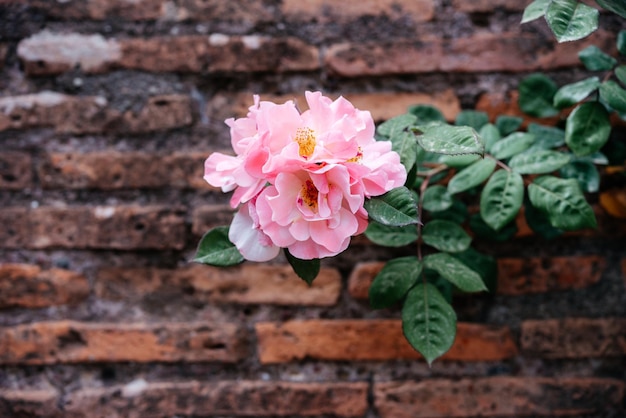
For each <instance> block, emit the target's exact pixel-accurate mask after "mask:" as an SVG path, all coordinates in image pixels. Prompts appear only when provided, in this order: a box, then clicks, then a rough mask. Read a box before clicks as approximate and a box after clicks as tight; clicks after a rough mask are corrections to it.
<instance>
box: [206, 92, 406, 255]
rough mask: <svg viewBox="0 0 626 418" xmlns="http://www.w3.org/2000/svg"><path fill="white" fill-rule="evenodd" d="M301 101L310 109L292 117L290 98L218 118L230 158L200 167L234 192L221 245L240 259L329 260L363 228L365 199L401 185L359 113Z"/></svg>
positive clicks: (342, 103) (383, 144) (318, 97)
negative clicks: (227, 244)
mask: <svg viewBox="0 0 626 418" xmlns="http://www.w3.org/2000/svg"><path fill="white" fill-rule="evenodd" d="M305 97H306V101H307V104H308V107H309V110H307V111H305V112H302V113H300V112H299V111H298V109H297V107H296V104H295V103H294V102H293V101H288V102H286V103H284V104H276V103H272V102H269V101H260V100H259V97H258V96H255V97H254V105H253V106H251V107H250V109H249V112H248V115H247V116H246V117H244V118H240V119H228V120H227V121H226V124H227V125H228V126H229V127H230V135H231V143H232V147H233V150H234V152H235V155H234V156H232V155H225V154H222V153H218V152H216V153H213V154H211V155H210V156H209V158H208V159H207V160H206V162H205V172H204V179H205V180H206V181H207V182H208V183H209V184H211V185H212V186H215V187H221V189H222V191H224V192H231V191H232V192H233V194H232V198H231V200H230V204H231V206H232V207H233V208H236V209H238V210H237V213H236V214H235V216H234V219H233V221H232V224H231V225H230V229H229V232H228V238H229V240H230V241H231V242H232V243H233V244H234V245H235V247H236V248H237V250H238V251H239V252H240V253H241V255H242V256H243V258H245V259H246V260H251V261H267V260H270V259H272V258H274V257H276V256H277V255H278V253H279V251H280V249H281V248H285V249H287V251H288V252H289V253H290V254H291V255H292V256H293V257H295V258H297V259H302V260H313V259H320V258H324V257H331V256H335V255H337V254H339V253H341V252H342V251H344V250H345V249H346V248H347V247H348V245H349V243H350V238H351V237H352V236H354V235H358V234H360V233H362V232H363V231H365V229H366V227H367V224H368V214H367V211H366V210H365V209H364V207H363V205H364V203H365V200H366V199H368V198H370V197H372V196H379V195H382V194H384V193H386V192H388V191H389V190H391V189H394V188H396V187H400V186H402V185H403V184H404V182H405V180H406V176H407V175H406V170H405V168H404V166H403V165H402V164H401V163H400V156H399V155H398V154H397V153H396V152H394V151H392V150H391V142H389V141H376V140H375V139H374V132H375V126H374V121H373V119H372V116H371V114H370V113H369V112H368V111H362V110H358V109H356V108H355V107H354V106H353V105H352V104H351V103H350V102H349V101H348V100H346V99H344V98H343V97H340V98H338V99H337V100H334V101H333V100H331V99H329V98H328V97H325V96H323V95H322V94H321V93H320V92H307V93H306V95H305Z"/></svg>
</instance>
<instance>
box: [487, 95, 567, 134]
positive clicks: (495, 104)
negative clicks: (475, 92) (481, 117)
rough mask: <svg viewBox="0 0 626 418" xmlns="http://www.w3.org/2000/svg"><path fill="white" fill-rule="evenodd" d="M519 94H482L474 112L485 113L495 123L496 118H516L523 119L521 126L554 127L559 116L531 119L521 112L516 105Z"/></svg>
mask: <svg viewBox="0 0 626 418" xmlns="http://www.w3.org/2000/svg"><path fill="white" fill-rule="evenodd" d="M518 98H519V93H518V92H517V91H509V92H507V93H483V94H481V95H480V97H479V98H478V101H477V102H476V110H479V111H481V112H486V113H487V114H488V115H489V119H490V120H491V121H495V120H496V118H497V117H498V116H501V115H508V116H518V117H522V118H523V119H524V124H523V126H524V127H526V126H528V124H529V123H531V122H532V123H539V124H542V125H548V126H554V125H556V124H557V122H558V121H559V118H560V117H561V116H555V117H552V118H533V117H530V116H528V115H527V114H525V113H524V112H522V110H521V109H520V108H519V106H518V104H517V100H518Z"/></svg>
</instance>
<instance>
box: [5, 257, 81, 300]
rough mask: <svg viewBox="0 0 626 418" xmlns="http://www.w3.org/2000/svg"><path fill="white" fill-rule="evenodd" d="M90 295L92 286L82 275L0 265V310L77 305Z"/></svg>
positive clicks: (30, 267) (56, 270)
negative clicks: (17, 307) (90, 286)
mask: <svg viewBox="0 0 626 418" xmlns="http://www.w3.org/2000/svg"><path fill="white" fill-rule="evenodd" d="M88 295H89V284H88V283H87V279H86V278H85V277H84V276H83V275H81V274H78V273H75V272H72V271H68V270H63V269H56V268H53V269H50V270H42V269H41V268H40V267H38V266H34V265H29V264H0V308H7V307H16V306H19V307H24V308H43V307H46V306H53V305H64V304H75V303H78V302H81V301H83V300H84V299H85V298H87V296H88Z"/></svg>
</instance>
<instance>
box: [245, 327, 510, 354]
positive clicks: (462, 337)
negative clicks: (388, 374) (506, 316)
mask: <svg viewBox="0 0 626 418" xmlns="http://www.w3.org/2000/svg"><path fill="white" fill-rule="evenodd" d="M256 333H257V338H258V340H259V358H260V360H261V362H262V363H267V364H271V363H282V362H289V361H297V360H301V359H303V358H312V359H319V360H344V361H350V360H352V361H359V360H378V361H380V360H397V359H419V358H421V356H420V355H419V353H417V352H416V351H415V350H414V349H413V348H412V347H411V346H410V345H409V343H408V342H407V341H406V339H405V338H404V335H403V334H402V326H401V323H400V321H399V320H356V319H352V320H347V319H346V320H309V321H289V322H285V323H272V322H262V323H258V324H257V325H256ZM338 335H341V338H340V339H337V336H338ZM516 353H517V347H516V345H515V342H514V341H513V339H512V335H511V333H510V331H509V330H508V329H507V328H501V327H500V328H498V327H488V326H483V325H474V324H462V323H461V324H459V325H458V330H457V337H456V341H455V343H454V345H453V346H452V348H451V349H450V351H449V352H448V353H447V354H446V355H445V356H444V357H443V359H447V360H461V361H496V360H503V359H506V358H510V357H513V356H515V355H516Z"/></svg>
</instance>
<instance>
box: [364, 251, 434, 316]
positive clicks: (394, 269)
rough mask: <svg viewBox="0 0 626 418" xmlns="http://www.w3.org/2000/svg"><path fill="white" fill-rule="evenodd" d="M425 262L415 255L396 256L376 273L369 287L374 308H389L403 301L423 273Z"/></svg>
mask: <svg viewBox="0 0 626 418" xmlns="http://www.w3.org/2000/svg"><path fill="white" fill-rule="evenodd" d="M422 268H423V262H422V261H421V260H419V259H418V258H417V257H415V256H410V257H400V258H395V259H393V260H391V261H389V262H388V263H386V264H385V266H384V267H383V268H382V270H381V271H380V272H379V273H378V274H377V275H376V277H375V278H374V281H373V282H372V285H371V286H370V289H369V300H370V306H371V307H372V308H373V309H382V308H388V307H390V306H392V305H393V304H395V303H398V302H399V301H401V300H402V299H403V298H404V296H405V295H406V293H407V292H408V291H409V289H410V288H411V287H413V285H415V283H417V280H418V278H419V276H420V274H421V273H422Z"/></svg>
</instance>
